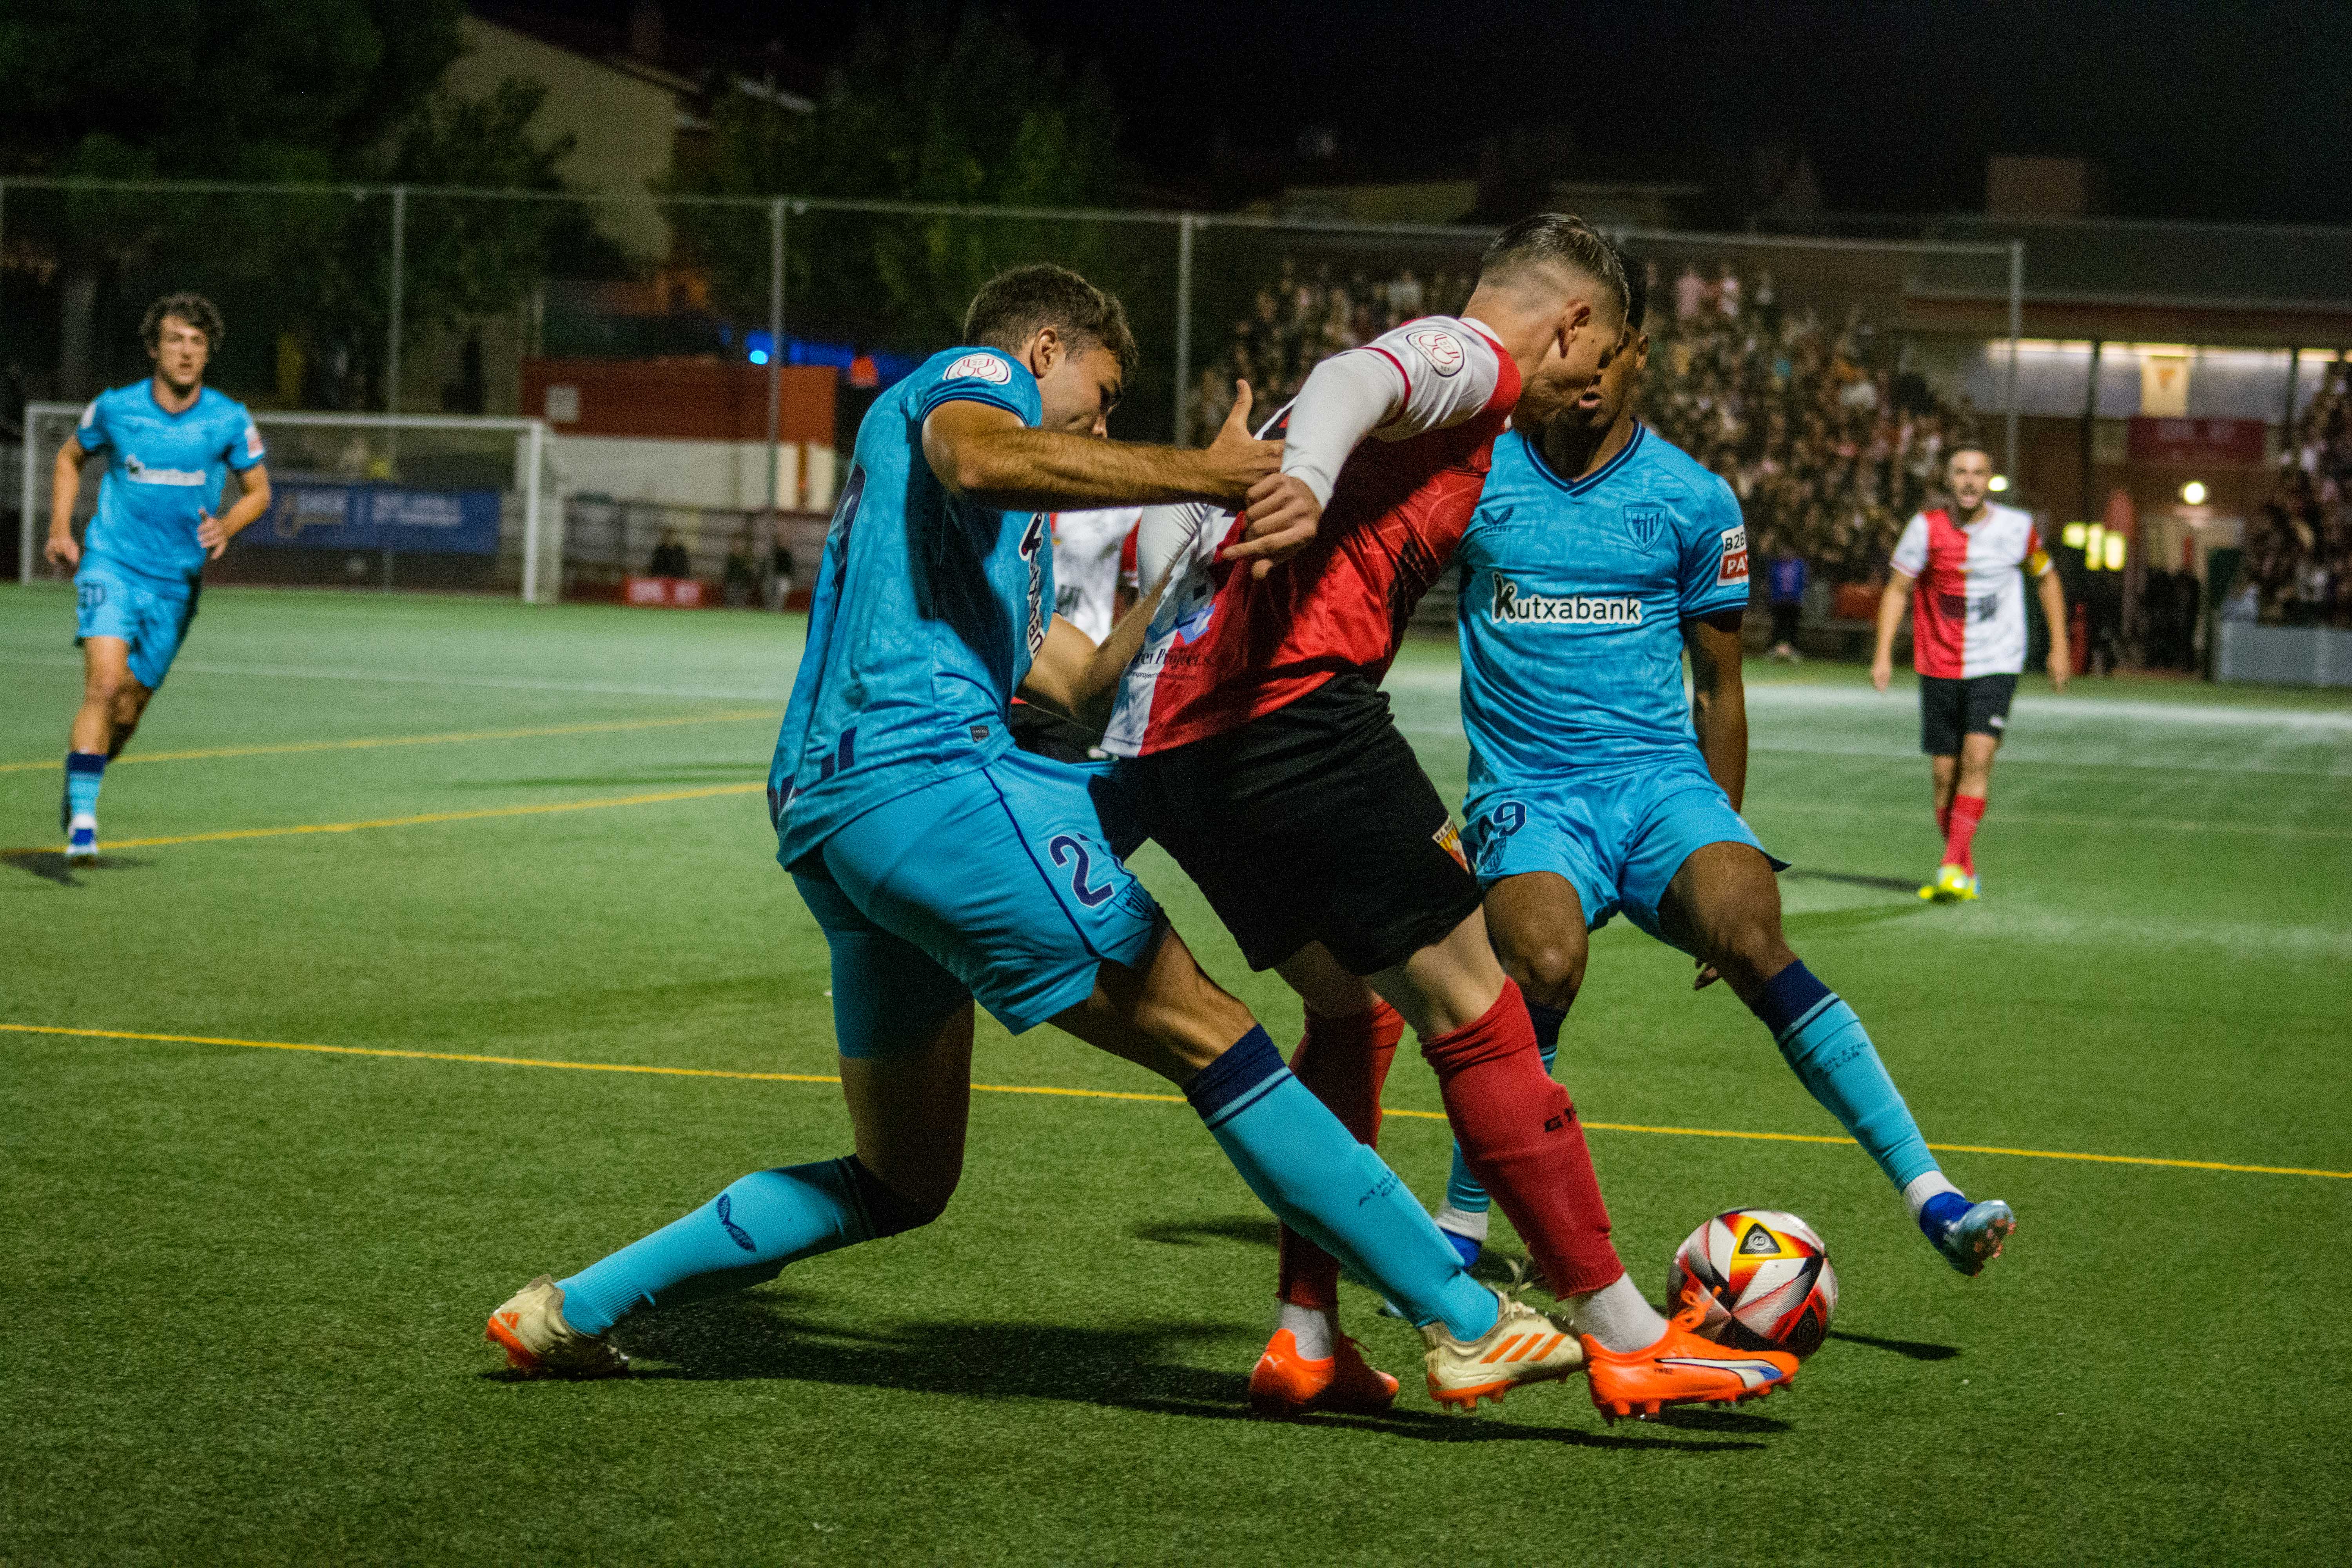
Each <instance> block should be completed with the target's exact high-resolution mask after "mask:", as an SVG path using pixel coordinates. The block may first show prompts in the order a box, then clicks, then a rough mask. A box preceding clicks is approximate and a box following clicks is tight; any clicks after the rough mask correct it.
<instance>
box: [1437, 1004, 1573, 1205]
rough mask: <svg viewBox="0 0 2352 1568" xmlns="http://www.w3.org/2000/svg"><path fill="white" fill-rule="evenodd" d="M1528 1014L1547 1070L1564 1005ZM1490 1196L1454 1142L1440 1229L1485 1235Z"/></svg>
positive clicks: (1562, 1020) (1555, 1051) (1554, 1053)
mask: <svg viewBox="0 0 2352 1568" xmlns="http://www.w3.org/2000/svg"><path fill="white" fill-rule="evenodd" d="M1528 1019H1529V1021H1531V1022H1532V1023H1533V1024H1534V1025H1535V1026H1536V1052H1537V1054H1538V1055H1539V1056H1541V1057H1542V1058H1543V1068H1544V1071H1545V1072H1546V1073H1547V1074H1549V1072H1550V1071H1551V1064H1552V1058H1555V1057H1557V1056H1559V1026H1560V1025H1561V1024H1563V1023H1565V1022H1566V1021H1567V1019H1568V1010H1567V1009H1566V1008H1564V1007H1539V1006H1538V1005H1536V1004H1534V1003H1533V1002H1530V1003H1528ZM1491 1203H1492V1200H1491V1199H1490V1198H1488V1197H1487V1195H1486V1188H1485V1187H1482V1186H1480V1185H1479V1184H1478V1178H1477V1177H1475V1176H1474V1175H1472V1174H1471V1173H1470V1162H1469V1161H1467V1160H1465V1159H1464V1158H1463V1157H1462V1145H1461V1143H1460V1142H1455V1144H1454V1169H1453V1171H1452V1173H1449V1174H1448V1175H1447V1176H1446V1178H1445V1206H1444V1208H1442V1209H1440V1210H1438V1211H1437V1224H1438V1226H1439V1228H1440V1229H1443V1230H1450V1231H1452V1232H1453V1233H1454V1235H1456V1236H1466V1237H1470V1238H1471V1239H1472V1240H1473V1241H1476V1242H1480V1243H1484V1242H1485V1241H1486V1210H1487V1208H1488V1207H1489V1205H1491Z"/></svg>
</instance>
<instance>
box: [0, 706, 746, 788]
mask: <svg viewBox="0 0 2352 1568" xmlns="http://www.w3.org/2000/svg"><path fill="white" fill-rule="evenodd" d="M775 717H776V710H774V709H772V708H735V709H730V710H727V711H725V712H723V713H698V714H696V715H694V716H693V717H692V718H687V719H629V720H621V721H614V722H611V723H602V724H547V725H541V726H540V727H538V728H535V729H528V730H450V731H444V732H443V733H441V734H437V735H366V736H361V737H359V738H357V739H354V740H349V741H289V742H285V743H284V744H282V745H271V746H211V747H207V748H205V749H204V750H202V751H194V752H131V753H129V754H128V755H125V756H120V757H117V758H115V759H114V761H113V762H112V763H110V764H108V765H109V766H110V767H118V768H120V767H124V766H127V765H129V764H130V763H194V762H205V761H210V760H212V759H214V758H216V757H286V756H293V755H295V754H297V753H299V752H366V751H373V750H376V749H377V748H379V747H383V746H448V745H457V744H461V743H463V742H468V741H536V740H541V739H543V738H545V737H547V736H550V735H612V734H619V733H621V732H623V731H629V730H674V729H677V728H680V727H682V726H685V725H689V724H739V723H742V722H744V721H747V720H751V719H771V720H772V719H774V718H775ZM57 766H58V761H57V759H56V758H54V757H50V758H46V759H44V760H43V761H40V762H37V763H0V773H32V772H35V771H36V770H38V769H43V768H47V769H55V768H56V767H57Z"/></svg>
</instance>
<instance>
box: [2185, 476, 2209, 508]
mask: <svg viewBox="0 0 2352 1568" xmlns="http://www.w3.org/2000/svg"><path fill="white" fill-rule="evenodd" d="M2205 495H2206V490H2205V481H2204V480H2202V479H2191V480H2189V482H2188V483H2187V484H2185V485H2183V486H2181V487H2180V499H2181V500H2185V501H2187V502H2188V503H2189V505H2190V506H2203V505H2204V504H2205Z"/></svg>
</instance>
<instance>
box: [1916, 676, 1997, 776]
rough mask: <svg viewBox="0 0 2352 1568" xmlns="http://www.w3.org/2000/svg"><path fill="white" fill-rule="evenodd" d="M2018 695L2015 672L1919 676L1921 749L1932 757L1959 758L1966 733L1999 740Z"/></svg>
mask: <svg viewBox="0 0 2352 1568" xmlns="http://www.w3.org/2000/svg"><path fill="white" fill-rule="evenodd" d="M2016 695H2017V677H2015V676H2013V675H1975V676H1970V677H1969V679H1966V680H1955V679H1951V678H1949V677H1948V676H1940V675H1923V676H1921V677H1920V678H1919V749H1920V750H1921V751H1923V752H1927V754H1928V755H1929V756H1931V757H1957V756H1958V755H1959V754H1960V737H1961V736H1963V735H1990V736H1991V737H1992V738H1993V739H1994V740H1996V741H1998V740H2000V736H2001V731H2003V730H2005V729H2007V728H2008V726H2009V700H2010V699H2011V698H2012V697H2014V696H2016Z"/></svg>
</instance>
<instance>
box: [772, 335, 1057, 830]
mask: <svg viewBox="0 0 2352 1568" xmlns="http://www.w3.org/2000/svg"><path fill="white" fill-rule="evenodd" d="M959 400H970V401H972V402H978V403H988V404H993V405H996V406H997V407H999V408H1004V409H1008V410H1010V411H1011V412H1012V413H1013V414H1014V415H1016V416H1019V418H1020V419H1021V422H1022V423H1023V424H1024V425H1030V426H1034V425H1035V424H1036V423H1037V419H1038V416H1039V411H1040V404H1039V402H1038V395H1037V382H1036V379H1035V378H1034V376H1032V375H1031V374H1029V372H1028V370H1027V369H1026V368H1024V366H1023V365H1022V364H1021V363H1020V362H1019V361H1017V360H1015V359H1013V357H1012V356H1011V355H1010V354H1005V353H999V352H998V351H997V350H994V349H975V348H961V349H949V350H947V351H946V352H945V353H937V354H933V355H932V356H931V357H930V358H929V359H928V360H925V361H924V362H923V364H922V368H920V369H919V370H918V371H916V372H915V374H912V375H910V376H908V377H907V378H906V379H904V380H903V381H901V382H899V383H898V385H896V386H894V387H892V388H891V389H890V390H889V391H888V392H886V393H884V394H883V395H882V396H881V397H880V398H879V399H877V401H876V403H875V405H874V406H873V407H872V408H871V409H869V410H868V411H867V412H866V418H865V422H864V423H863V424H861V425H860V426H858V429H857V447H856V456H855V458H854V460H853V461H852V462H851V464H850V468H849V475H848V478H847V479H846V481H845V483H844V485H843V486H842V491H841V500H840V502H839V503H838V504H837V505H836V506H835V508H834V514H833V527H832V531H830V532H829V533H827V534H826V536H825V542H824V558H823V560H822V562H821V563H820V564H819V565H818V567H817V576H816V586H815V589H814V594H813V595H812V597H811V599H810V603H809V629H808V645H807V647H806V648H805V650H804V651H803V653H802V655H801V667H800V674H799V676H798V677H797V678H796V679H794V680H793V699H792V703H791V705H790V706H789V707H788V708H786V710H785V711H784V723H783V730H782V733H781V734H780V735H779V736H778V737H777V741H776V757H775V763H774V765H773V766H772V768H771V769H770V770H769V774H768V798H769V803H770V809H771V811H772V814H773V816H774V818H775V823H776V831H777V835H778V837H779V858H781V859H782V861H783V862H784V864H785V865H787V866H790V865H792V864H793V862H794V861H796V860H798V859H800V858H802V857H803V856H804V855H806V854H807V853H808V852H809V851H810V850H812V849H814V848H815V847H817V846H818V845H820V844H822V843H823V842H824V839H825V838H826V837H827V836H829V835H830V834H832V833H833V832H835V830H836V829H838V828H839V827H841V826H843V825H844V824H845V823H848V822H851V821H854V820H856V818H857V817H858V816H862V815H863V814H865V813H866V812H868V811H871V810H872V809H873V808H874V807H876V806H877V805H882V804H883V803H884V802H886V801H888V800H893V799H896V798H898V797H899V796H901V795H906V794H908V793H909V792H910V791H913V790H917V789H920V788H922V787H923V786H924V785H925V784H936V783H939V782H940V781H941V780H943V779H949V778H952V777H954V776H955V775H957V774H958V773H968V772H970V771H971V770H972V769H974V768H978V767H982V766H983V765H985V764H986V763H989V762H990V761H992V759H994V758H996V757H997V756H1000V755H1002V754H1003V752H1004V751H1005V750H1006V749H1007V748H1008V747H1010V746H1011V744H1012V741H1011V738H1010V737H1009V736H1008V735H1007V734H1006V732H1005V722H1004V715H1005V710H1006V709H1007V707H1008V706H1009V705H1010V703H1011V701H1012V697H1013V689H1015V688H1016V687H1018V686H1019V685H1020V684H1021V681H1022V679H1023V678H1024V676H1025V675H1027V673H1028V671H1029V661H1030V659H1031V658H1033V657H1034V656H1035V654H1036V652H1037V649H1038V647H1040V646H1041V645H1042V644H1043V643H1044V642H1045V621H1046V617H1047V616H1048V615H1050V614H1051V608H1050V607H1051V605H1053V603H1054V583H1053V573H1054V552H1053V551H1052V549H1051V548H1049V546H1048V542H1047V535H1046V527H1045V518H1044V517H1043V516H1042V515H1038V514H1034V513H1030V512H1009V511H998V510H993V509H992V508H989V507H983V506H976V505H974V504H972V503H971V502H970V501H966V500H956V499H954V498H952V497H950V495H949V494H948V493H947V491H946V490H945V489H943V488H941V486H940V481H939V479H937V477H936V476H934V475H933V474H932V472H931V470H930V466H929V464H928V463H926V462H925V461H924V460H923V421H924V420H925V419H926V418H928V417H929V416H930V413H931V411H932V410H933V409H935V408H938V407H939V406H940V405H942V404H946V403H953V402H957V401H959Z"/></svg>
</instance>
